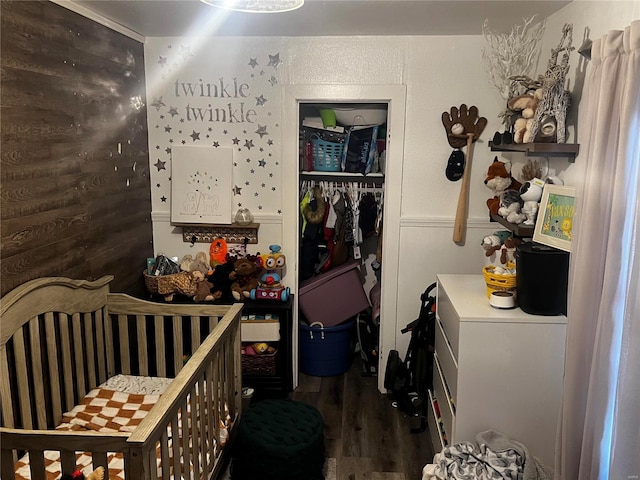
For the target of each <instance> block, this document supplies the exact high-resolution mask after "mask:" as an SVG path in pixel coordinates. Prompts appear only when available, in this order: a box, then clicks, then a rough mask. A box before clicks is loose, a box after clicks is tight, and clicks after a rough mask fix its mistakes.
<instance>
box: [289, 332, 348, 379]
mask: <svg viewBox="0 0 640 480" xmlns="http://www.w3.org/2000/svg"><path fill="white" fill-rule="evenodd" d="M354 326H355V321H351V322H347V323H343V324H341V325H337V326H335V327H323V326H321V324H317V323H314V324H312V325H304V324H301V325H300V330H299V332H298V333H299V335H298V344H299V350H300V355H299V358H300V370H301V371H302V372H304V373H306V374H307V375H313V376H315V377H331V376H334V375H340V374H343V373H344V372H346V371H347V370H349V366H350V365H351V359H352V357H353V352H352V350H351V335H352V333H353V330H354Z"/></svg>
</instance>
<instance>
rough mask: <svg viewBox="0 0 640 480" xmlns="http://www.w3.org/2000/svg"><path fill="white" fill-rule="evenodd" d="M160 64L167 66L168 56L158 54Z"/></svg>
mask: <svg viewBox="0 0 640 480" xmlns="http://www.w3.org/2000/svg"><path fill="white" fill-rule="evenodd" d="M158 64H159V65H160V66H162V67H166V66H167V57H161V56H158Z"/></svg>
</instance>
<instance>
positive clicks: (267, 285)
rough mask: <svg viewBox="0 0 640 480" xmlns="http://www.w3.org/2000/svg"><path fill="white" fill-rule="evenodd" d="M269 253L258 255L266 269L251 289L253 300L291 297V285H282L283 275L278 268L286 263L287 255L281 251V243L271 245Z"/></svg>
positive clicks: (284, 300)
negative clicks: (255, 285) (256, 284)
mask: <svg viewBox="0 0 640 480" xmlns="http://www.w3.org/2000/svg"><path fill="white" fill-rule="evenodd" d="M269 250H270V251H269V253H266V254H263V255H258V261H259V263H260V265H261V266H262V268H264V269H265V270H266V272H265V273H263V274H262V275H261V276H260V279H259V281H258V286H257V287H256V288H254V289H253V290H251V295H250V298H251V300H280V301H283V302H286V301H287V299H288V298H289V292H290V290H289V287H284V286H283V285H282V277H281V276H280V274H279V273H278V272H277V271H276V270H282V269H283V268H284V266H285V265H286V257H285V256H284V255H283V254H282V253H280V245H269Z"/></svg>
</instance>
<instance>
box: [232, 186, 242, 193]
mask: <svg viewBox="0 0 640 480" xmlns="http://www.w3.org/2000/svg"><path fill="white" fill-rule="evenodd" d="M233 194H234V195H242V188H240V187H239V186H237V185H236V186H234V187H233Z"/></svg>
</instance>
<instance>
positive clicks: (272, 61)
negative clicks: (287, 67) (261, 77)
mask: <svg viewBox="0 0 640 480" xmlns="http://www.w3.org/2000/svg"><path fill="white" fill-rule="evenodd" d="M281 63H282V60H280V54H279V53H276V54H275V55H269V63H267V67H273V68H278V65H280V64H281Z"/></svg>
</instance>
